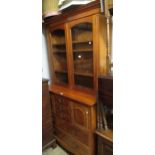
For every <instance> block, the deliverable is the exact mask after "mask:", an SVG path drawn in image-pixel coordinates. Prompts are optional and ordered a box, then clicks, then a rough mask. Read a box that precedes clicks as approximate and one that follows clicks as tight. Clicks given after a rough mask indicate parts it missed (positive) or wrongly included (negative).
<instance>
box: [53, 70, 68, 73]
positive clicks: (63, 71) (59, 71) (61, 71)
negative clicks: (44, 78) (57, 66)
mask: <svg viewBox="0 0 155 155" xmlns="http://www.w3.org/2000/svg"><path fill="white" fill-rule="evenodd" d="M55 73H62V74H67V71H65V70H55Z"/></svg>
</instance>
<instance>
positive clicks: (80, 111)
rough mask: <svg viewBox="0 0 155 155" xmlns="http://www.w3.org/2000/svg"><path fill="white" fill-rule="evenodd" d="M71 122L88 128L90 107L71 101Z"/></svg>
mask: <svg viewBox="0 0 155 155" xmlns="http://www.w3.org/2000/svg"><path fill="white" fill-rule="evenodd" d="M71 104H72V112H73V114H72V115H73V123H74V125H76V126H77V127H79V128H83V129H89V128H90V109H89V107H86V106H83V105H80V104H78V103H75V102H72V101H71Z"/></svg>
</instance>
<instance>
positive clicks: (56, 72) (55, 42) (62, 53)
mask: <svg viewBox="0 0 155 155" xmlns="http://www.w3.org/2000/svg"><path fill="white" fill-rule="evenodd" d="M49 31H50V32H49V33H50V42H51V43H50V59H51V60H52V61H51V64H50V65H51V68H52V77H53V79H52V81H53V82H54V83H55V84H60V85H68V83H69V79H68V63H67V49H66V44H67V42H66V32H65V26H64V25H60V26H57V27H55V28H50V30H49Z"/></svg>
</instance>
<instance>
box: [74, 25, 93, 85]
mask: <svg viewBox="0 0 155 155" xmlns="http://www.w3.org/2000/svg"><path fill="white" fill-rule="evenodd" d="M92 38H93V36H92V24H91V23H81V24H78V25H76V26H74V27H73V28H72V47H73V60H74V79H75V84H76V85H78V86H82V87H88V88H93V41H92Z"/></svg>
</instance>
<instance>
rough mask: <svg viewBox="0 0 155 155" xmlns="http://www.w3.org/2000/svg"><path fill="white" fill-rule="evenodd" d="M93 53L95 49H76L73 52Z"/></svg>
mask: <svg viewBox="0 0 155 155" xmlns="http://www.w3.org/2000/svg"><path fill="white" fill-rule="evenodd" d="M92 51H93V49H77V50H76V49H75V50H73V52H75V53H76V52H92Z"/></svg>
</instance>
